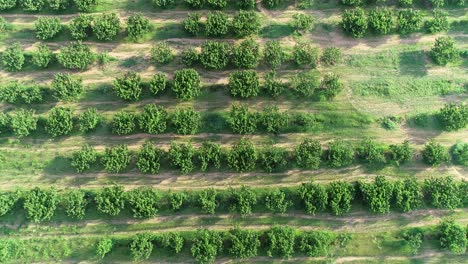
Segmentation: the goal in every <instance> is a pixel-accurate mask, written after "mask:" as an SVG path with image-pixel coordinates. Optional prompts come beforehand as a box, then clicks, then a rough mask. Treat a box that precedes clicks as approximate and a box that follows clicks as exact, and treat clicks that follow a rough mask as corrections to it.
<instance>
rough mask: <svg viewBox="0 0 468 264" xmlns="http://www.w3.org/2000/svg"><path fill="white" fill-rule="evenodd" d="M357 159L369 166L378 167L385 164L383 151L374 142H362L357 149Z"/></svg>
mask: <svg viewBox="0 0 468 264" xmlns="http://www.w3.org/2000/svg"><path fill="white" fill-rule="evenodd" d="M357 154H358V157H359V158H360V159H361V160H362V161H364V162H366V163H369V164H373V165H378V164H383V163H385V154H384V149H383V148H382V147H381V146H379V145H378V144H377V143H376V142H375V141H372V140H368V139H367V140H364V141H362V142H361V144H360V146H359V148H358V149H357Z"/></svg>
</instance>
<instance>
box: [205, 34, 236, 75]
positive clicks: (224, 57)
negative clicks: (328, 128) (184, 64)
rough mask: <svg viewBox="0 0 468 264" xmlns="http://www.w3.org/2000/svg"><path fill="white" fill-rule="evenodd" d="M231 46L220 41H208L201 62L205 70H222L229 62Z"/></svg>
mask: <svg viewBox="0 0 468 264" xmlns="http://www.w3.org/2000/svg"><path fill="white" fill-rule="evenodd" d="M229 52H230V48H229V44H228V43H225V42H218V41H207V42H205V43H204V44H203V46H202V51H201V54H200V62H201V64H202V65H203V67H204V68H205V69H208V70H221V69H223V68H225V67H226V66H227V64H228V61H229Z"/></svg>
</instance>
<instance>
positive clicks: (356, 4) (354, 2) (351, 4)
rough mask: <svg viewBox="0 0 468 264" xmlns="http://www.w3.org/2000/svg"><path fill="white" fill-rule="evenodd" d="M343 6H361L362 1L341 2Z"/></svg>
mask: <svg viewBox="0 0 468 264" xmlns="http://www.w3.org/2000/svg"><path fill="white" fill-rule="evenodd" d="M341 3H342V4H343V5H347V6H360V5H362V4H363V1H362V0H341Z"/></svg>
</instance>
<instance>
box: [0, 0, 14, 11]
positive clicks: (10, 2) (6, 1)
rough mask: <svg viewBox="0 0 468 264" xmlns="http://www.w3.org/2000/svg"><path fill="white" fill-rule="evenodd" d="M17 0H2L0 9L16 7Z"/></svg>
mask: <svg viewBox="0 0 468 264" xmlns="http://www.w3.org/2000/svg"><path fill="white" fill-rule="evenodd" d="M16 2H17V0H1V1H0V10H8V9H12V8H14V7H16Z"/></svg>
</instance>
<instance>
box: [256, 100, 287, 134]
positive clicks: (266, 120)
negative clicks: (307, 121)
mask: <svg viewBox="0 0 468 264" xmlns="http://www.w3.org/2000/svg"><path fill="white" fill-rule="evenodd" d="M260 123H261V125H262V126H263V127H264V129H265V130H266V131H267V132H270V133H274V134H279V133H280V131H281V130H282V129H284V128H285V127H286V126H287V125H288V115H287V113H284V112H280V111H279V108H278V107H277V106H268V107H265V109H264V110H263V112H262V113H261V115H260Z"/></svg>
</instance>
